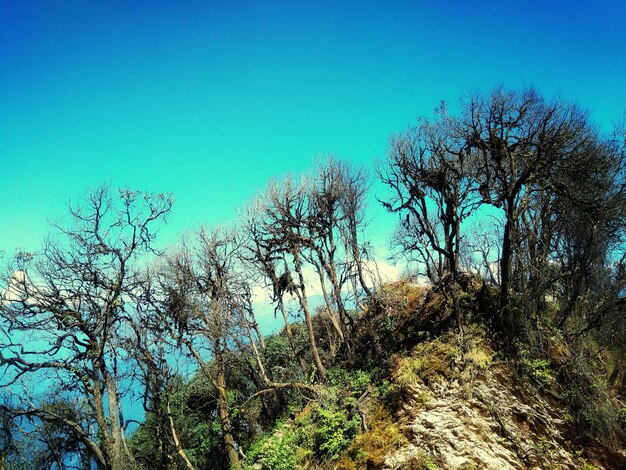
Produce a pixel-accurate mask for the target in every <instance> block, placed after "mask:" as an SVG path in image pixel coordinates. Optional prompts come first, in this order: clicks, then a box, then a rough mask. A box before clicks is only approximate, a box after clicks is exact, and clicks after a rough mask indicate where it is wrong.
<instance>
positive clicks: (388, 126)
mask: <svg viewBox="0 0 626 470" xmlns="http://www.w3.org/2000/svg"><path fill="white" fill-rule="evenodd" d="M429 3H430V4H427V3H426V2H417V1H413V2H405V3H402V2H389V1H381V2H363V1H361V2H338V1H333V2H327V3H325V2H306V3H304V2H302V3H299V2H293V1H289V2H288V1H283V2H263V1H254V2H246V3H243V2H242V3H238V2H220V3H218V2H207V1H199V2H185V1H177V2H158V1H150V2H137V1H135V2H131V1H125V2H84V1H80V2H79V1H76V2H70V1H47V2H33V1H13V0H0V164H1V166H0V249H6V250H9V251H12V250H13V248H14V247H16V246H21V247H24V248H35V247H36V246H37V245H38V244H39V242H40V240H41V239H42V237H43V236H44V234H45V233H46V232H47V230H48V229H47V222H46V220H47V218H49V217H58V216H61V215H63V214H64V213H65V205H66V203H67V201H68V199H70V198H75V197H77V196H78V195H80V194H81V193H82V192H83V191H84V189H85V188H86V187H89V186H93V185H95V184H97V183H99V182H101V181H110V182H111V184H112V185H113V186H127V187H132V188H138V189H147V190H157V191H171V192H173V193H174V194H175V195H176V198H177V201H176V204H175V208H174V212H173V215H172V218H171V224H170V227H169V228H168V230H167V233H166V236H168V237H173V234H174V233H178V232H180V231H182V230H185V229H187V228H189V227H191V226H193V225H195V224H197V223H199V222H201V221H203V222H208V223H213V222H218V221H225V220H228V219H230V218H232V216H233V213H234V210H235V208H236V207H238V206H240V205H241V204H243V203H244V202H245V201H246V200H247V199H248V198H249V196H250V195H251V194H252V193H254V192H255V191H256V190H258V189H259V188H261V187H262V186H263V185H264V184H265V183H266V181H267V179H268V178H270V177H271V176H275V175H280V174H283V173H285V172H288V171H295V172H298V171H301V170H303V169H305V168H306V167H307V166H309V165H310V163H311V161H312V159H313V158H314V157H315V156H316V155H320V154H325V153H327V152H334V153H335V154H337V156H339V157H340V158H345V159H350V160H353V161H355V162H361V163H363V164H365V165H371V163H372V162H373V161H374V159H375V158H377V157H381V156H383V155H384V153H385V148H386V144H387V139H388V137H389V135H390V134H391V133H393V132H394V131H398V130H402V129H404V128H406V127H407V126H408V125H409V124H411V123H413V122H415V119H416V117H418V116H420V115H424V114H430V113H431V111H432V110H433V108H434V107H435V106H436V105H437V104H438V102H439V101H440V100H446V101H450V102H453V103H454V102H456V101H457V99H458V97H459V96H460V95H462V94H463V93H467V92H468V91H472V90H488V89H489V88H491V87H493V86H494V85H496V84H504V85H506V86H509V87H521V86H524V85H534V86H536V87H537V88H539V90H540V91H542V92H543V93H544V94H546V95H548V96H553V95H555V94H560V95H561V96H563V97H565V98H568V99H572V100H574V101H577V102H579V103H580V104H581V105H582V106H583V107H585V108H588V109H589V110H590V111H591V112H592V115H593V117H594V119H595V120H596V121H597V122H598V123H599V124H600V125H602V126H604V127H607V128H608V127H610V125H611V122H612V121H614V120H618V119H620V118H621V116H622V115H623V113H624V111H626V26H625V25H626V2H624V1H623V0H603V1H597V2H595V1H594V2H591V1H590V2H576V1H567V2H566V1H548V2H546V1H541V2H534V1H526V2H510V1H495V2H482V1H481V2H479V1H475V2H472V1H439V2H429ZM374 217H375V215H374Z"/></svg>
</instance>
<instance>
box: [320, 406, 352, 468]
mask: <svg viewBox="0 0 626 470" xmlns="http://www.w3.org/2000/svg"><path fill="white" fill-rule="evenodd" d="M315 425H316V426H315V428H316V429H315V432H314V449H315V453H316V455H318V456H320V457H321V458H322V459H324V458H329V459H331V460H336V459H338V458H339V456H340V455H341V453H342V452H343V451H344V450H345V449H346V448H347V447H348V445H350V443H351V442H352V439H353V438H354V436H356V433H357V432H358V430H359V420H358V417H356V416H353V417H352V418H348V417H347V416H346V413H345V411H344V410H324V409H320V410H318V413H317V416H316V417H315Z"/></svg>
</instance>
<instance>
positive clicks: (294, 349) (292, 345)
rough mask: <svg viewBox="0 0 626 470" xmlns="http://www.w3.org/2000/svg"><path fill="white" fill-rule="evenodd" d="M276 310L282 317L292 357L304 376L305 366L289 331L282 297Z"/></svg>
mask: <svg viewBox="0 0 626 470" xmlns="http://www.w3.org/2000/svg"><path fill="white" fill-rule="evenodd" d="M278 308H279V309H280V313H281V314H282V315H283V320H284V321H285V333H286V334H287V339H288V340H289V346H291V350H292V351H293V354H294V356H295V357H297V358H298V363H299V364H300V369H302V373H303V374H305V375H306V373H307V366H306V364H305V362H304V359H302V354H300V352H299V351H298V348H297V347H296V342H295V340H294V338H293V331H292V330H291V325H290V324H289V318H288V316H287V310H286V309H285V303H284V302H283V299H282V296H281V297H280V298H279V299H278Z"/></svg>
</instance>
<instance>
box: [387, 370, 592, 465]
mask: <svg viewBox="0 0 626 470" xmlns="http://www.w3.org/2000/svg"><path fill="white" fill-rule="evenodd" d="M564 415H565V414H564V413H563V411H562V410H560V409H559V408H558V406H555V405H554V404H552V403H548V402H547V400H546V399H544V398H542V397H541V396H540V394H538V393H537V391H536V390H532V391H531V390H528V391H527V390H523V389H522V388H520V386H517V385H515V384H514V382H513V378H512V376H511V374H510V372H508V371H507V370H506V369H504V368H498V366H494V367H492V369H491V370H490V372H489V373H488V374H487V376H485V377H479V378H477V379H475V380H474V382H473V383H472V384H471V385H468V384H465V385H463V386H461V385H459V384H458V383H457V382H452V383H450V382H447V381H445V380H442V381H438V382H437V383H435V384H429V386H427V385H425V384H424V383H421V382H420V383H416V384H414V385H412V386H411V387H410V388H409V390H408V399H407V400H406V401H405V403H404V406H403V409H402V410H401V411H400V413H399V416H398V419H399V422H400V424H401V427H402V429H403V431H404V433H405V435H406V436H407V437H408V438H409V441H410V444H409V445H407V446H405V447H403V448H402V449H400V450H398V451H396V452H395V453H394V454H393V455H390V456H389V458H388V459H387V460H386V461H385V468H389V469H397V468H402V467H403V466H405V465H406V464H407V463H408V462H410V461H411V460H415V459H416V458H417V459H419V456H420V453H424V452H426V453H427V454H429V455H430V457H431V458H432V459H434V460H435V461H436V462H437V463H438V464H439V465H441V466H444V467H445V468H455V469H462V468H476V469H478V468H480V469H493V470H506V469H526V468H542V467H546V466H547V467H546V468H572V469H574V468H581V467H582V463H583V461H582V460H581V459H580V457H579V456H578V455H577V454H576V449H572V448H570V447H569V446H571V443H570V441H569V439H567V438H566V436H565V435H564V433H565V432H567V430H568V429H570V426H568V425H567V423H566V422H565V421H564Z"/></svg>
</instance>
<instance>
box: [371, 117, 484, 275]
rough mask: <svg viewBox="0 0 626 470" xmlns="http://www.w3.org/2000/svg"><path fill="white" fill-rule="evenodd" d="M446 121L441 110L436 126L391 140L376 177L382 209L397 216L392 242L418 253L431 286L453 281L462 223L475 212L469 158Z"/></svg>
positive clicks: (423, 125)
mask: <svg viewBox="0 0 626 470" xmlns="http://www.w3.org/2000/svg"><path fill="white" fill-rule="evenodd" d="M451 121H452V120H451V119H450V118H448V116H447V115H446V114H445V108H444V109H442V110H440V111H439V113H438V118H437V120H436V121H434V122H429V121H427V120H421V122H420V124H419V125H418V126H417V127H415V128H412V129H409V130H408V131H407V132H406V133H404V134H400V135H397V136H395V137H394V138H393V139H391V142H390V146H389V151H388V163H387V165H386V166H385V167H384V168H382V169H381V171H380V175H381V179H382V181H383V182H384V183H385V184H386V185H387V186H389V187H390V188H391V191H392V195H391V196H390V198H389V200H387V201H383V205H384V207H386V208H387V210H389V211H390V212H395V213H398V214H399V215H400V226H399V231H398V233H397V236H396V239H397V241H399V242H400V246H401V248H402V250H403V251H404V252H407V253H417V255H418V259H419V261H421V262H422V263H423V265H424V267H425V270H426V275H427V276H428V278H429V279H430V280H431V281H433V282H435V283H438V282H442V281H445V280H447V279H448V278H450V279H451V280H452V281H455V280H456V279H457V275H458V266H459V259H460V252H461V223H462V222H463V220H464V219H466V218H467V217H468V216H469V215H470V214H471V213H472V211H473V210H474V209H475V208H476V206H477V200H476V197H475V189H476V187H475V179H474V178H473V177H472V175H471V169H472V165H473V164H474V162H473V160H472V154H471V153H470V152H468V149H467V147H466V145H465V142H464V141H463V140H461V139H458V138H457V137H456V136H455V134H454V133H453V127H452V125H451Z"/></svg>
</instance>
